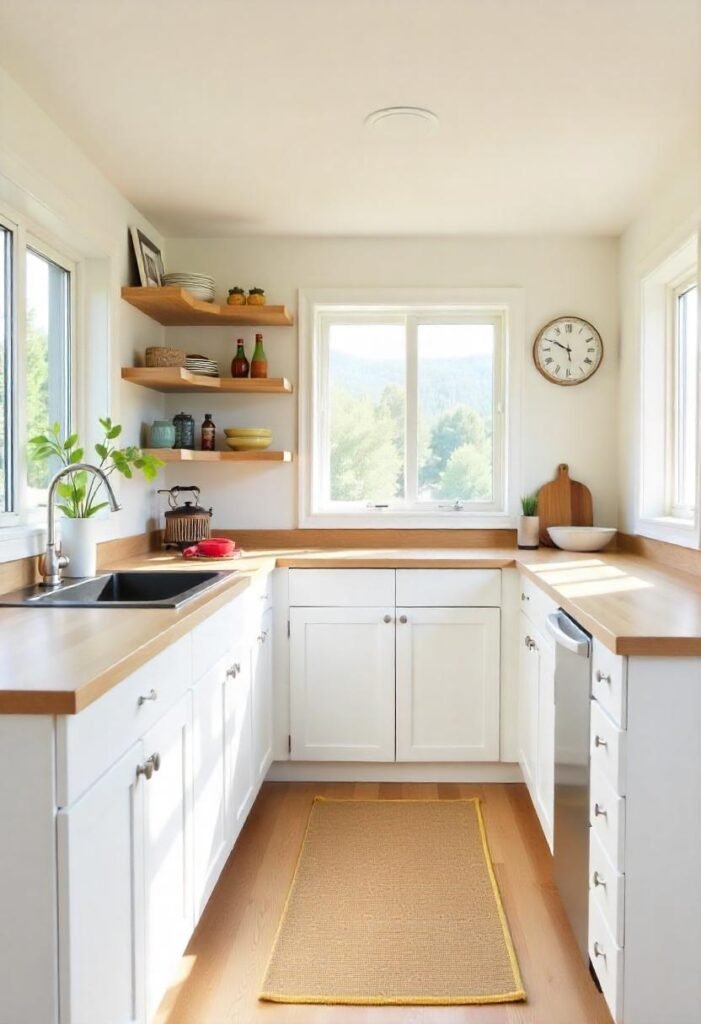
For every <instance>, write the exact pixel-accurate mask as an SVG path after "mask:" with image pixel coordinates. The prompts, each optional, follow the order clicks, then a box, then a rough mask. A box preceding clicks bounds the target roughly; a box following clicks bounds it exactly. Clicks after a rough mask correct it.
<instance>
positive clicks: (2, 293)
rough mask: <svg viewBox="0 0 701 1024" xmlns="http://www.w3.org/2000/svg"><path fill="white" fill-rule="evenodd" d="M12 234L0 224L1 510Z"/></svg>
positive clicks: (7, 449)
mask: <svg viewBox="0 0 701 1024" xmlns="http://www.w3.org/2000/svg"><path fill="white" fill-rule="evenodd" d="M11 289H12V234H11V232H10V231H8V230H7V229H6V228H2V227H0V512H10V511H12V458H11V446H12V434H11V417H12V397H11V396H12V392H11V389H10V376H11V372H12V371H11V339H12V300H11V296H12V291H11Z"/></svg>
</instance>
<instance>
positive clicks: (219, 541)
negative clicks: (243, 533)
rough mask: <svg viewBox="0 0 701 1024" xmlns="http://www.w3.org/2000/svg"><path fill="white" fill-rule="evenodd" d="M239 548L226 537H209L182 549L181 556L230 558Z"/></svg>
mask: <svg viewBox="0 0 701 1024" xmlns="http://www.w3.org/2000/svg"><path fill="white" fill-rule="evenodd" d="M240 553H241V549H240V548H237V547H236V543H235V542H234V541H233V540H230V539H229V538H228V537H209V538H208V539H207V540H201V541H200V542H199V544H193V545H192V546H191V547H189V548H185V550H184V551H183V558H231V557H232V556H234V555H237V554H240Z"/></svg>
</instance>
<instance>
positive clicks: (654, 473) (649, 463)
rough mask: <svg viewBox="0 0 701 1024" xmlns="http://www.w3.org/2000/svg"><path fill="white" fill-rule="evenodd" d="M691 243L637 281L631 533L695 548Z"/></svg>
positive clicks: (694, 275)
mask: <svg viewBox="0 0 701 1024" xmlns="http://www.w3.org/2000/svg"><path fill="white" fill-rule="evenodd" d="M697 245H698V241H697V237H696V236H694V237H692V238H690V239H689V241H688V242H687V243H686V244H685V245H683V246H682V247H681V248H680V249H678V250H677V251H676V252H674V253H672V254H671V255H670V256H668V257H667V259H665V260H664V262H663V263H661V264H660V265H658V266H657V267H656V268H655V269H654V270H653V271H652V272H651V273H649V274H648V275H647V277H646V278H645V279H644V280H643V288H642V323H641V328H642V330H641V334H642V389H641V396H642V400H641V453H640V454H641V457H640V465H641V487H640V519H639V523H638V531H639V532H640V533H642V534H644V535H645V536H650V537H655V538H657V539H659V540H667V541H671V542H672V543H677V544H685V545H687V546H690V547H698V546H699V539H700V538H699V515H698V499H697V491H698V486H699V478H698V457H699V450H698V432H699V385H698V376H699V336H698V262H697Z"/></svg>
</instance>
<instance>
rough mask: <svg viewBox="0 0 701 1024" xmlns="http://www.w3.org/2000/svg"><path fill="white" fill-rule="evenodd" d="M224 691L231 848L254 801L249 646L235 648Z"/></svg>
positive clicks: (225, 748)
mask: <svg viewBox="0 0 701 1024" xmlns="http://www.w3.org/2000/svg"><path fill="white" fill-rule="evenodd" d="M229 662H230V664H229V669H230V674H229V675H228V676H227V678H226V684H225V690H224V739H225V746H224V761H225V765H226V832H227V838H228V842H229V847H231V846H233V845H234V843H235V842H236V840H237V838H238V834H239V832H240V831H241V828H242V826H243V823H244V821H245V820H246V815H247V814H248V812H249V810H250V807H251V803H252V801H253V794H254V789H253V772H254V764H253V717H252V708H251V658H250V652H249V649H248V647H247V646H244V645H242V646H241V647H236V648H233V649H232V651H231V656H230V658H229Z"/></svg>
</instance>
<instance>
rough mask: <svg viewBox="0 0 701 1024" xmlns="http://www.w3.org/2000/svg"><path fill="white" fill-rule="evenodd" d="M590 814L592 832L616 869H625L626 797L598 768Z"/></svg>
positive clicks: (590, 802) (592, 781)
mask: <svg viewBox="0 0 701 1024" xmlns="http://www.w3.org/2000/svg"><path fill="white" fill-rule="evenodd" d="M589 814H590V817H589V820H590V823H591V828H592V832H593V833H594V834H595V835H596V836H597V837H598V839H599V841H600V843H601V845H602V847H603V848H604V850H605V851H606V854H607V855H608V857H609V858H610V860H611V863H612V864H613V866H614V867H615V869H616V871H625V866H624V860H623V858H624V843H625V825H626V802H625V798H624V797H622V796H619V795H618V793H616V792H615V790H613V789H612V788H611V786H610V785H609V783H608V782H607V781H606V776H605V775H604V774H603V773H602V772H598V771H596V770H592V773H591V794H590V797H589Z"/></svg>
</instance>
